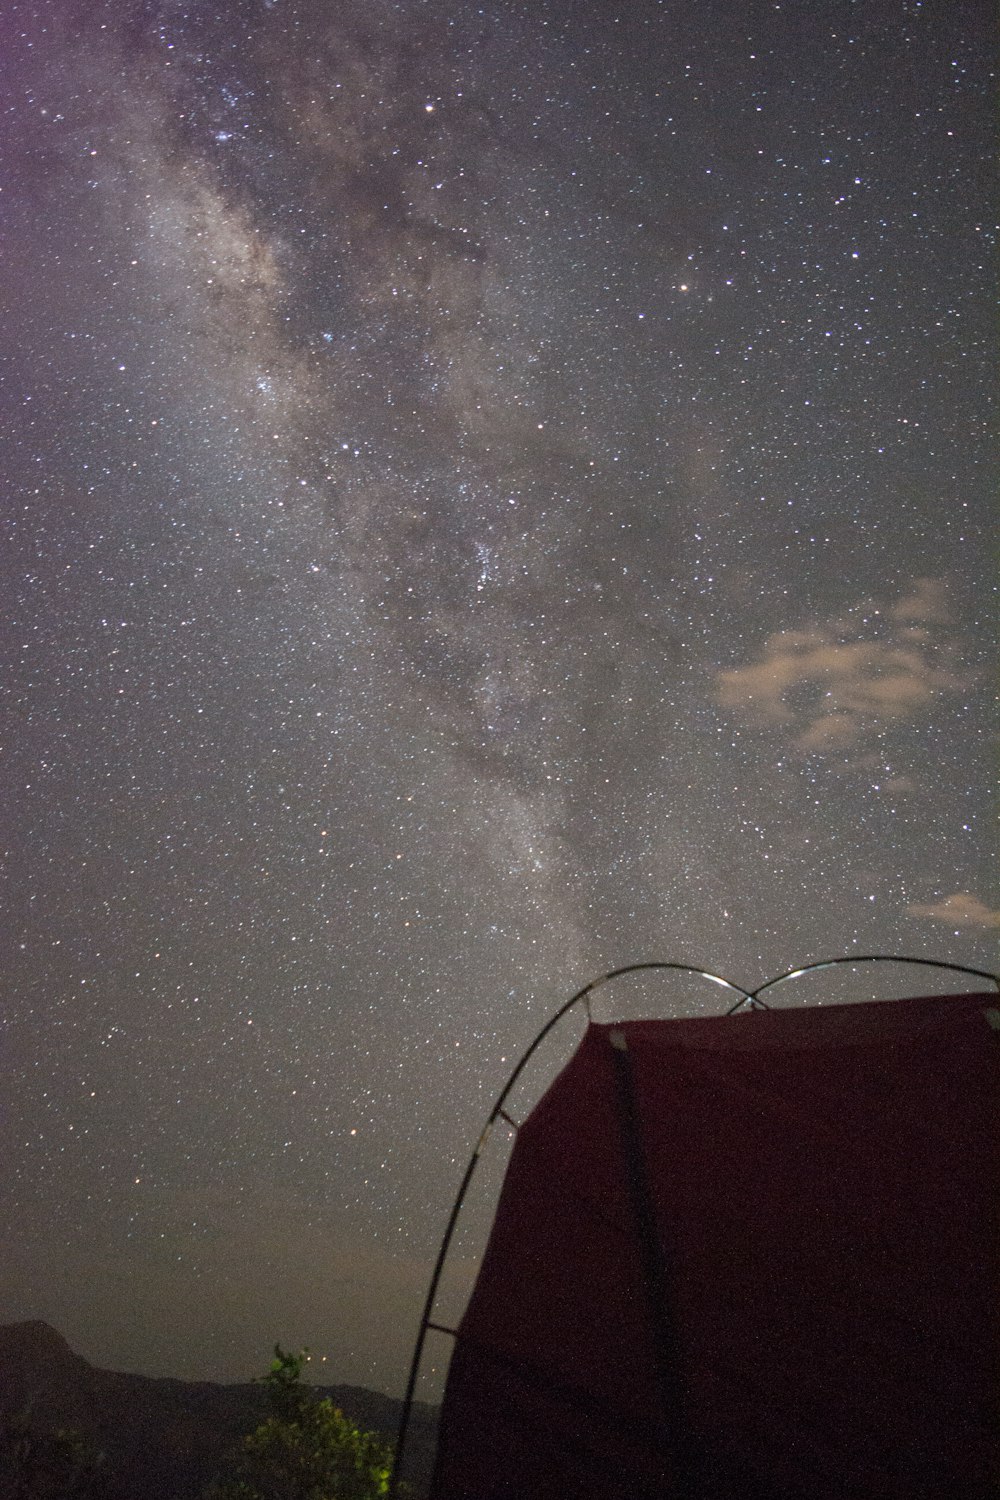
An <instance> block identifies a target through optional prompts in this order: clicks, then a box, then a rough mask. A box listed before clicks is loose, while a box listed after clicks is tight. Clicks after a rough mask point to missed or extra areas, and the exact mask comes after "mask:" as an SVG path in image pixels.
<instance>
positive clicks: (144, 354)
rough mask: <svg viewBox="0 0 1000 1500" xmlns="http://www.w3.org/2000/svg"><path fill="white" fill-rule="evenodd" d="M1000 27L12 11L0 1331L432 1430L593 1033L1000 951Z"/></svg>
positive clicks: (532, 9)
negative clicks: (504, 1143) (643, 1014)
mask: <svg viewBox="0 0 1000 1500" xmlns="http://www.w3.org/2000/svg"><path fill="white" fill-rule="evenodd" d="M991 9H992V8H991V7H989V6H987V5H986V4H985V3H973V0H948V3H947V4H945V3H943V0H926V3H922V0H866V3H852V0H815V3H814V0H810V3H808V4H807V3H805V0H783V3H780V4H775V3H771V0H743V3H737V0H705V3H704V4H697V5H691V4H682V3H680V0H628V3H627V4H626V3H622V4H621V5H615V4H611V3H610V0H594V3H592V4H588V5H580V4H578V3H574V0H487V3H484V4H482V5H480V4H477V3H476V0H452V3H447V0H338V3H337V4H336V5H331V4H329V3H328V0H218V3H217V4H214V5H202V4H197V5H196V4H193V3H183V0H114V3H102V0H79V3H76V0H55V3H43V0H11V3H10V4H8V5H7V6H6V7H5V9H4V15H3V17H2V19H0V55H2V57H3V64H2V67H3V76H4V84H5V87H4V89H3V105H2V108H3V115H2V127H0V205H2V209H3V224H4V260H5V269H4V273H3V277H2V287H0V296H2V298H3V303H4V306H3V326H4V330H5V333H4V339H3V341H2V350H0V421H2V424H3V454H4V466H3V474H4V480H5V484H4V500H3V506H2V513H0V523H2V548H0V588H2V597H3V606H4V607H3V611H2V625H0V650H2V656H3V670H2V676H0V686H2V692H3V706H4V734H3V754H4V772H3V775H4V787H5V790H6V794H7V795H6V797H5V798H4V804H3V814H2V822H3V828H2V841H0V842H2V848H3V856H4V866H3V887H2V889H3V905H4V920H3V923H2V928H0V930H2V941H3V947H4V953H3V958H4V963H3V973H4V978H3V1001H2V1022H3V1029H2V1032H0V1045H2V1066H3V1074H4V1085H5V1086H4V1105H3V1110H2V1115H0V1163H2V1165H0V1212H2V1217H3V1221H4V1222H5V1223H6V1224H7V1225H8V1226H12V1227H13V1232H8V1234H7V1235H6V1236H5V1243H4V1245H3V1247H2V1249H0V1319H2V1320H12V1319H15V1318H21V1317H44V1318H46V1319H47V1320H48V1321H50V1322H52V1323H53V1324H55V1325H56V1326H57V1327H59V1328H60V1330H61V1331H62V1332H63V1333H64V1334H65V1335H66V1336H67V1337H68V1338H69V1339H70V1341H71V1343H73V1345H74V1347H76V1348H77V1349H78V1350H79V1352H81V1353H83V1354H84V1355H86V1356H87V1357H88V1358H90V1359H91V1360H93V1361H94V1362H96V1363H101V1364H105V1365H109V1366H113V1367H117V1368H124V1369H133V1370H140V1371H144V1372H145V1373H149V1374H162V1373H169V1374H180V1375H185V1376H191V1377H201V1378H222V1379H238V1378H247V1377H248V1376H249V1375H251V1374H253V1373H256V1372H258V1371H260V1370H261V1369H262V1368H263V1365H264V1361H265V1360H266V1357H267V1355H268V1353H269V1351H270V1346H271V1344H272V1343H273V1342H274V1340H275V1339H280V1340H281V1341H282V1342H283V1343H284V1344H286V1345H288V1346H297V1345H299V1344H302V1343H305V1344H308V1345H309V1346H310V1347H311V1348H312V1349H313V1350H314V1351H315V1352H316V1354H317V1355H319V1356H320V1357H323V1356H326V1358H327V1361H328V1362H327V1364H326V1366H325V1367H324V1369H325V1370H326V1371H328V1372H329V1378H331V1379H338V1380H350V1381H355V1382H357V1383H361V1384H366V1385H370V1386H373V1387H376V1388H380V1389H387V1390H390V1391H398V1390H399V1388H400V1386H401V1384H402V1381H403V1377H404V1372H405V1365H406V1360H407V1356H408V1350H409V1347H410V1344H411V1341H412V1337H413V1333H414V1329H415V1323H416V1319H417V1317H418V1314H419V1307H420V1302H421V1299H422V1295H423V1291H424V1289H425V1286H426V1282H427V1278H428V1274H429V1270H430V1265H431V1263H432V1260H433V1256H434V1253H435V1250H436V1244H437V1240H438V1238H439V1236H440V1233H441V1231H442V1229H443V1227H444V1221H445V1217H446V1214H447V1210H448V1206H449V1204H450V1200H451V1196H452V1194H453V1192H454V1189H455V1186H456V1184H457V1180H458V1177H459V1175H460V1173H461V1170H462V1167H463V1166H464V1162H465V1159H466V1156H467V1153H468V1151H469V1150H470V1148H471V1145H472V1143H473V1142H474V1140H475V1138H476V1136H477V1134H478V1131H479V1128H480V1126H481V1123H482V1120H483V1119H484V1117H485V1115H486V1112H487V1110H488V1108H489V1106H490V1104H491V1103H492V1101H493V1099H494V1098H495V1096H496V1094H497V1093H498V1092H499V1089H500V1087H501V1085H502V1083H503V1081H504V1079H505V1077H506V1075H507V1073H508V1071H509V1069H510V1067H511V1066H512V1064H513V1062H514V1061H515V1060H516V1057H517V1056H518V1055H519V1053H520V1052H521V1050H523V1048H524V1047H525V1046H526V1045H527V1043H528V1041H529V1040H530V1039H531V1037H532V1036H533V1035H534V1033H535V1031H536V1030H537V1029H538V1027H539V1025H540V1024H541V1022H542V1021H543V1020H544V1019H545V1018H546V1017H547V1016H548V1015H549V1014H551V1012H552V1011H553V1010H554V1009H555V1007H556V1005H557V1004H559V1003H561V1002H562V1001H563V1000H565V999H567V998H568V997H569V995H570V994H572V992H573V991H574V990H575V989H576V988H577V987H579V986H580V985H582V984H584V983H585V982H586V981H587V980H589V979H591V978H593V977H595V975H597V974H599V973H600V972H602V971H603V970H605V969H608V968H611V967H613V966H616V965H621V964H627V963H631V962H638V961H640V960H645V959H657V958H658V959H673V960H678V961H683V962H687V963H691V964H695V965H700V966H704V967H706V968H708V969H711V970H713V971H715V972H718V973H721V974H724V975H727V976H729V977H730V978H731V979H733V980H735V981H737V982H739V983H743V984H747V985H752V984H755V983H760V982H761V981H763V980H764V979H765V978H766V977H768V976H769V975H771V974H776V973H778V972H780V971H782V970H784V969H786V968H790V967H792V966H793V965H795V964H798V963H804V962H806V961H808V960H810V959H818V958H825V957H831V956H834V955H836V954H842V953H851V952H855V953H864V952H897V953H900V952H902V953H910V954H916V955H922V956H926V957H935V956H936V957H941V958H947V959H951V960H954V961H956V962H959V963H966V964H972V965H976V966H979V967H985V968H990V967H993V960H994V954H995V939H996V935H997V932H996V930H997V928H998V926H1000V897H998V892H997V888H996V884H995V875H994V870H993V866H992V863H991V856H992V854H993V839H992V836H991V801H990V772H991V767H992V765H993V763H994V759H995V720H994V718H993V716H992V679H991V673H990V667H989V660H990V653H989V647H990V645H991V642H992V629H991V626H992V619H993V616H992V611H991V607H990V603H989V600H990V591H991V587H992V585H993V573H992V569H991V566H990V552H989V545H988V532H989V515H990V496H991V481H992V477H993V474H994V473H995V469H994V467H993V465H994V460H995V455H994V454H993V452H992V451H991V448H990V444H989V439H988V426H987V421H988V414H989V397H990V393H991V388H992V384H993V374H994V371H993V368H992V365H991V358H990V355H991V348H990V342H991V316H992V314H991V299H990V295H989V288H990V280H989V275H988V267H989V264H990V260H989V256H990V233H989V230H990V224H989V221H988V217H987V216H988V214H989V211H990V206H991V205H990V192H989V186H988V184H989V182H990V175H989V162H990V157H991V128H992V122H991V113H992V106H991V102H990V101H991V95H992V83H991V72H990V68H991V63H992V42H991V37H990V33H991V27H992V15H991ZM908 977H909V976H908ZM918 981H919V982H918V984H917V991H918V992H919V990H920V989H921V988H926V986H925V985H924V981H923V979H922V977H921V976H919V974H918ZM865 982H866V983H867V984H869V985H871V984H872V983H873V982H875V981H873V978H872V973H871V971H868V974H867V976H866V981H865ZM909 989H910V992H913V985H912V984H910V985H909ZM661 998H662V997H661ZM663 1003H664V1004H665V1007H666V1008H665V1010H664V1011H663V1012H662V1013H667V1014H692V1013H696V1012H697V1013H705V1012H706V1011H707V1010H709V1009H717V1008H718V1007H719V1003H720V1002H719V992H718V991H714V992H713V993H712V994H711V995H708V996H707V997H706V995H705V993H704V991H703V990H698V991H697V993H696V995H695V996H694V997H688V996H687V995H686V993H685V995H674V993H673V992H671V995H670V996H668V997H666V999H665V1000H664V1001H663ZM672 1007H673V1008H672Z"/></svg>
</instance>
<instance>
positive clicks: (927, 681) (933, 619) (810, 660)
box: [715, 578, 970, 751]
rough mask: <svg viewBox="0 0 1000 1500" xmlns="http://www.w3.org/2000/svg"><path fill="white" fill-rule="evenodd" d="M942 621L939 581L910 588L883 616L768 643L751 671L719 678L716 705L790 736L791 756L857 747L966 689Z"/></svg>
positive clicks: (781, 634) (878, 610) (839, 622)
mask: <svg viewBox="0 0 1000 1500" xmlns="http://www.w3.org/2000/svg"><path fill="white" fill-rule="evenodd" d="M948 618H949V616H948V609H947V602H946V599H945V595H944V585H943V583H942V581H941V580H939V579H934V578H919V579H916V580H914V583H913V588H912V591H911V592H910V593H909V594H908V595H906V596H905V597H904V598H903V599H901V600H899V601H898V602H896V603H895V604H892V605H890V606H888V607H879V606H878V605H877V604H874V603H870V604H861V605H858V606H856V607H855V608H854V609H852V610H849V611H848V613H847V616H846V618H837V619H833V620H829V621H821V622H817V623H815V624H812V625H809V626H808V627H806V628H803V629H798V630H781V631H778V632H776V633H775V634H774V635H771V636H770V637H769V638H768V640H767V641H766V643H765V645H764V650H763V653H762V654H761V656H760V657H759V658H758V659H757V660H756V661H753V662H749V663H747V665H745V666H741V667H733V668H729V669H727V670H722V671H720V672H719V673H718V675H717V677H716V683H715V689H716V701H717V702H718V703H719V704H720V706H721V707H722V708H725V709H729V710H731V711H732V712H734V713H736V714H739V715H741V716H742V717H744V718H745V719H747V720H748V721H750V722H752V723H757V724H763V725H768V724H771V725H775V726H780V727H783V728H787V729H789V730H790V731H791V739H792V744H793V745H794V746H795V747H796V749H798V750H803V751H816V750H821V751H822V750H840V749H845V748H847V747H849V746H854V745H857V744H859V743H861V742H862V741H863V740H864V739H865V738H866V737H868V736H870V735H871V734H872V733H873V732H877V731H878V730H879V729H881V728H883V727H884V726H885V725H886V724H888V723H892V722H896V721H903V720H912V719H916V718H919V717H921V716H922V715H925V714H927V713H929V712H930V710H931V709H932V707H933V705H934V704H935V702H936V701H938V700H939V699H940V698H941V697H942V696H944V695H945V694H947V693H954V692H961V691H962V690H964V689H965V688H966V687H968V685H969V682H970V676H969V674H968V673H967V672H965V671H964V670H962V669H961V667H960V665H959V663H958V661H957V657H956V652H955V647H954V643H953V642H952V641H950V640H949V639H948V638H947V636H946V633H945V632H944V630H943V629H942V627H943V626H944V625H945V624H946V623H947V621H948Z"/></svg>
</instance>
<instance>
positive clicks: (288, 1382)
mask: <svg viewBox="0 0 1000 1500" xmlns="http://www.w3.org/2000/svg"><path fill="white" fill-rule="evenodd" d="M307 1358H308V1352H307V1351H306V1350H305V1349H303V1350H301V1351H300V1352H299V1353H298V1354H288V1353H286V1352H285V1351H284V1350H283V1349H282V1348H281V1346H280V1345H279V1344H276V1345H275V1349H274V1359H273V1361H272V1363H271V1368H270V1370H269V1371H268V1373H267V1374H266V1375H265V1376H264V1377H263V1380H262V1381H261V1382H260V1383H261V1384H262V1385H263V1386H264V1387H265V1388H266V1390H267V1393H268V1398H269V1401H270V1406H271V1415H270V1416H269V1417H268V1418H267V1420H266V1421H264V1422H262V1423H261V1425H260V1426H259V1427H258V1428H257V1429H256V1431H255V1432H252V1433H251V1434H250V1436H249V1437H248V1438H245V1439H244V1442H243V1450H242V1454H241V1458H240V1462H239V1464H238V1465H237V1470H236V1473H235V1474H234V1476H233V1478H232V1479H230V1480H228V1481H226V1482H224V1483H222V1484H221V1485H216V1486H214V1487H213V1488H212V1489H211V1490H210V1491H209V1496H208V1500H376V1497H378V1496H380V1495H385V1494H386V1493H387V1492H388V1488H389V1473H390V1469H391V1465H392V1450H391V1448H390V1447H389V1446H388V1445H387V1444H386V1443H384V1442H383V1441H382V1440H381V1438H379V1437H377V1436H376V1434H375V1433H372V1432H362V1431H360V1429H359V1428H358V1427H356V1426H355V1425H354V1423H353V1422H351V1421H350V1420H349V1419H348V1418H347V1417H345V1416H344V1414H343V1412H342V1411H340V1409H339V1408H338V1407H336V1406H334V1404H333V1402H332V1401H330V1400H328V1399H324V1400H320V1399H318V1398H317V1396H316V1395H315V1393H314V1392H313V1391H312V1390H310V1388H309V1387H308V1386H307V1385H304V1384H303V1383H302V1370H303V1367H304V1365H305V1363H306V1360H307Z"/></svg>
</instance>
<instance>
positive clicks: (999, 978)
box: [741, 953, 1000, 1005]
mask: <svg viewBox="0 0 1000 1500" xmlns="http://www.w3.org/2000/svg"><path fill="white" fill-rule="evenodd" d="M841 964H848V965H849V964H922V965H924V967H925V968H929V969H952V970H954V971H955V973H958V974H972V975H974V976H975V978H976V979H988V980H989V981H990V983H991V984H995V985H996V987H997V989H998V990H1000V975H996V974H991V973H990V972H989V970H988V969H972V968H970V967H969V966H968V964H953V963H948V962H946V961H945V960H943V959H939V958H908V957H907V956H906V955H905V954H902V953H859V954H858V955H857V957H853V956H845V957H844V958H822V959H818V960H817V961H816V962H815V963H812V964H803V965H802V967H801V968H798V969H789V970H788V972H787V973H786V974H778V975H777V976H776V977H775V978H774V979H767V980H765V981H764V983H763V984H759V985H758V986H757V988H756V989H755V990H752V991H751V992H750V996H749V999H750V1002H751V1004H752V1003H753V1002H754V1001H755V1000H758V999H759V997H760V995H761V994H762V993H763V991H764V990H770V989H774V988H775V986H776V985H779V984H785V983H786V982H787V981H788V980H789V979H798V978H799V977H800V976H801V975H802V974H812V973H814V972H815V971H816V970H818V969H835V968H838V967H839V966H840V965H841ZM742 1003H743V1002H742V1001H741V1004H742ZM760 1004H761V1005H763V1004H764V1001H763V1000H760Z"/></svg>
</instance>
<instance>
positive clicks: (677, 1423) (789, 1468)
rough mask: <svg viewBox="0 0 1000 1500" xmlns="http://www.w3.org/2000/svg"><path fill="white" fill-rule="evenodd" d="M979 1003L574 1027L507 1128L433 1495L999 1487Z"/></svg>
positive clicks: (994, 1145)
mask: <svg viewBox="0 0 1000 1500" xmlns="http://www.w3.org/2000/svg"><path fill="white" fill-rule="evenodd" d="M998 1048H1000V1009H998V999H997V996H996V995H992V994H972V995H970V994H963V995H957V996H934V997H932V998H926V999H911V1000H901V1001H895V1002H892V1003H871V1004H866V1003H861V1004H850V1005H832V1006H819V1007H809V1008H807V1009H801V1010H770V1011H752V1012H746V1013H744V1014H742V1015H739V1016H732V1017H720V1018H711V1019H695V1020H670V1021H637V1022H624V1023H620V1024H617V1025H597V1024H592V1025H591V1026H590V1027H589V1028H588V1030H587V1032H586V1034H585V1036H584V1039H583V1041H582V1043H581V1045H580V1047H579V1049H578V1051H577V1052H576V1054H575V1056H574V1057H573V1058H572V1060H571V1061H570V1063H569V1064H568V1066H567V1067H566V1068H565V1069H564V1071H563V1072H562V1073H561V1074H560V1075H559V1076H558V1077H557V1078H556V1080H555V1082H554V1083H553V1084H552V1086H551V1087H550V1089H549V1090H548V1092H547V1093H546V1094H545V1096H544V1098H543V1099H542V1100H541V1102H540V1103H539V1104H538V1105H537V1107H536V1108H535V1110H534V1111H533V1112H532V1114H531V1115H530V1117H529V1118H528V1120H527V1121H526V1122H525V1123H524V1124H523V1125H522V1126H521V1128H520V1130H519V1132H518V1136H517V1140H516V1143H515V1146H514V1150H513V1154H512V1156H511V1160H510V1165H509V1168H508V1172H507V1176H506V1180H505V1184H504V1188H503V1192H502V1195H501V1198H500V1202H499V1206H498V1209H497V1215H496V1220H495V1224H494V1227H493V1232H492V1235H491V1238H490V1241H489V1244H488V1247H487V1250H486V1254H485V1257H484V1260H483V1264H482V1267H481V1271H480V1275H479V1278H478V1281H477V1285H476V1288H475V1290H474V1292H473V1296H472V1299H471V1301H470V1303H469V1306H468V1308H467V1310H466V1313H465V1316H464V1318H463V1320H462V1323H461V1326H460V1328H459V1330H458V1337H457V1342H456V1346H455V1352H454V1355H453V1359H452V1364H451V1369H450V1372H449V1377H448V1384H447V1389H446V1393H445V1401H444V1406H443V1411H442V1421H441V1432H440V1440H439V1450H438V1460H437V1469H436V1473H435V1478H434V1483H433V1486H432V1491H431V1494H432V1497H433V1500H500V1497H504V1500H514V1497H518V1500H546V1497H550V1496H551V1497H553V1500H555V1497H559V1500H611V1497H623V1496H628V1497H629V1500H647V1497H648V1500H652V1497H654V1496H655V1497H657V1500H664V1497H670V1496H675V1495H676V1496H679V1497H685V1500H693V1497H695V1496H697V1497H704V1500H708V1497H712V1500H723V1497H729V1496H731V1497H733V1500H736V1497H741V1500H755V1497H758V1500H763V1497H768V1500H798V1497H801V1500H806V1497H808V1500H834V1497H836V1500H844V1497H852V1500H853V1497H857V1500H861V1497H871V1500H875V1497H878V1500H904V1497H905V1500H915V1497H918V1496H925V1497H928V1500H929V1497H932V1496H934V1497H945V1496H949V1497H952V1496H956V1497H957V1496H962V1497H965V1500H986V1496H987V1495H993V1494H995V1493H996V1489H995V1483H996V1479H997V1477H998V1475H997V1473H996V1471H995V1470H993V1469H991V1463H995V1461H996V1460H995V1452H994V1420H995V1399H996V1394H997V1384H996V1376H997V1370H996V1368H995V1352H996V1350H997V1348H998V1344H1000V1339H998V1333H1000V1330H998V1327H997V1322H996V1310H997V1307H998V1305H1000V1299H998V1296H997V1293H998V1291H1000V1287H998V1285H997V1282H998V1263H997V1261H998V1257H997V1246H998V1234H997V1230H998V1223H997V1204H998V1201H1000V1195H998V1193H997V1187H998V1184H1000V1173H998V1170H997V1169H998V1162H1000V1153H998V1140H997V1111H996V1102H997V1100H996V1076H997V1070H996V1060H997V1052H998Z"/></svg>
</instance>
